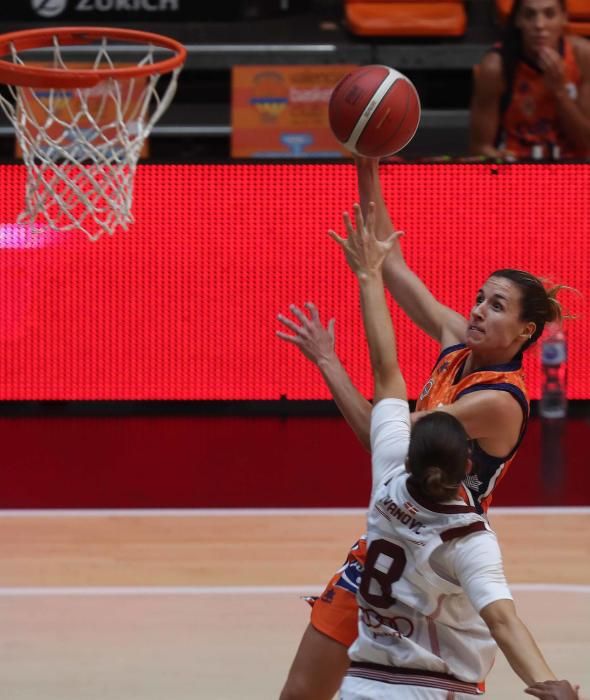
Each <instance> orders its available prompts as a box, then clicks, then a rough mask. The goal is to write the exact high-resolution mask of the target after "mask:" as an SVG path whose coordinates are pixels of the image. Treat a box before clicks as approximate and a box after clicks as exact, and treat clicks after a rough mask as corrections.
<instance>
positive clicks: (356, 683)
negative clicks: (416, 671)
mask: <svg viewBox="0 0 590 700" xmlns="http://www.w3.org/2000/svg"><path fill="white" fill-rule="evenodd" d="M473 697H474V696H473V695H472V694H469V695H466V694H465V693H457V692H454V691H452V690H442V689H440V688H425V687H421V686H417V685H401V684H395V685H391V684H390V683H380V682H379V681H370V680H368V679H366V678H351V677H350V676H346V677H345V679H344V681H343V683H342V686H341V687H340V695H339V696H338V698H339V700H392V699H393V698H399V700H473Z"/></svg>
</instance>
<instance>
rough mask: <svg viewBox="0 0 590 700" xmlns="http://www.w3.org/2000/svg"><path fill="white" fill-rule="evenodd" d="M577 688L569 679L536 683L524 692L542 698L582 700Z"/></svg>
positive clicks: (545, 699) (547, 699) (543, 699)
mask: <svg viewBox="0 0 590 700" xmlns="http://www.w3.org/2000/svg"><path fill="white" fill-rule="evenodd" d="M578 689H579V686H576V687H575V688H574V687H573V686H572V685H571V683H569V682H568V681H543V682H542V683H534V684H533V685H531V686H530V687H529V688H527V689H526V690H525V691H524V692H525V693H528V694H529V695H534V696H535V697H536V698H541V700H582V698H580V696H579V694H578Z"/></svg>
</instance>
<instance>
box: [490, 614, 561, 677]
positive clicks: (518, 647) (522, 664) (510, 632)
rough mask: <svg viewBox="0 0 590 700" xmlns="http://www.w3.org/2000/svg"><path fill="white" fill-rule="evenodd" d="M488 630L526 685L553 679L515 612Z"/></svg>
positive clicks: (551, 673)
mask: <svg viewBox="0 0 590 700" xmlns="http://www.w3.org/2000/svg"><path fill="white" fill-rule="evenodd" d="M490 632H491V634H492V636H493V637H494V639H495V640H496V643H497V644H498V646H499V647H500V649H501V650H502V653H503V654H504V656H505V657H506V660H507V661H508V663H509V664H510V666H511V667H512V669H513V671H514V672H515V673H516V674H517V675H518V676H519V677H520V678H521V679H522V680H523V681H524V683H525V684H526V685H527V686H529V685H532V684H533V683H537V682H540V681H549V680H555V675H554V674H553V672H552V671H551V669H550V668H549V666H548V665H547V662H546V661H545V659H544V658H543V655H542V654H541V651H540V650H539V648H538V647H537V644H536V643H535V640H534V639H533V637H532V635H531V633H530V632H529V630H528V629H527V627H526V626H525V625H524V624H523V622H522V621H521V620H520V619H519V618H518V616H517V615H516V614H514V615H511V616H510V617H509V618H508V619H502V620H500V621H498V622H496V623H495V624H494V625H493V626H491V627H490Z"/></svg>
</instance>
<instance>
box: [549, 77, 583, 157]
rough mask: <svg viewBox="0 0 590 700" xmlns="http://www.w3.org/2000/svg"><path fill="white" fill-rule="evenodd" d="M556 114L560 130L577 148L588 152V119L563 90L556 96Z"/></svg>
mask: <svg viewBox="0 0 590 700" xmlns="http://www.w3.org/2000/svg"><path fill="white" fill-rule="evenodd" d="M556 100H557V113H558V117H559V122H560V124H561V127H562V130H563V131H564V133H565V134H567V136H568V139H569V140H570V141H572V142H573V143H575V144H576V146H578V148H580V149H583V150H585V151H587V152H590V119H588V117H586V115H585V114H584V113H583V112H582V110H581V109H580V108H579V106H578V104H577V103H576V102H575V101H574V100H572V98H571V97H570V96H569V95H568V94H567V91H566V90H565V89H563V90H562V91H560V92H559V93H558V94H557V95H556Z"/></svg>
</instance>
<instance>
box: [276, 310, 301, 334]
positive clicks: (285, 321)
mask: <svg viewBox="0 0 590 700" xmlns="http://www.w3.org/2000/svg"><path fill="white" fill-rule="evenodd" d="M277 320H278V321H280V322H281V323H282V324H283V325H284V326H287V328H289V329H290V330H292V331H293V333H299V332H300V331H301V327H300V326H298V325H297V324H296V323H294V322H293V321H291V319H290V318H287V317H286V316H283V314H279V315H278V316H277Z"/></svg>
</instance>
